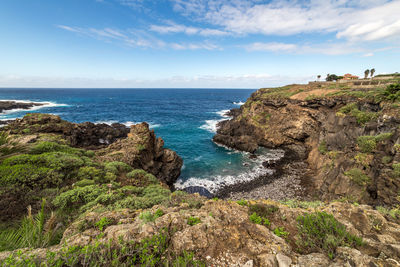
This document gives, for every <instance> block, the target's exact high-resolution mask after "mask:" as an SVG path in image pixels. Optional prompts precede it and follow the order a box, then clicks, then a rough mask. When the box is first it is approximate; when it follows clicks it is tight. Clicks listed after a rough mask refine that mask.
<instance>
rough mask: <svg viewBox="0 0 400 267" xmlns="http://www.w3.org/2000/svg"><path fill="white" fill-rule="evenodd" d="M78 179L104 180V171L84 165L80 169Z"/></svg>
mask: <svg viewBox="0 0 400 267" xmlns="http://www.w3.org/2000/svg"><path fill="white" fill-rule="evenodd" d="M77 177H78V179H89V180H95V181H98V182H101V181H103V179H102V178H103V172H102V171H101V170H99V169H97V168H95V167H91V166H83V167H81V168H80V169H79V170H78V175H77Z"/></svg>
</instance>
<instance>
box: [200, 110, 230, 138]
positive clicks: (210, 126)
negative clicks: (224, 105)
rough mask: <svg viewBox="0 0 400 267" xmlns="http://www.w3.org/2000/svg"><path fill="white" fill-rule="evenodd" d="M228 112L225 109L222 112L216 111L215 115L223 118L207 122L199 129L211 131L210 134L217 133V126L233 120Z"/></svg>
mask: <svg viewBox="0 0 400 267" xmlns="http://www.w3.org/2000/svg"><path fill="white" fill-rule="evenodd" d="M228 112H229V109H223V110H220V111H216V112H215V114H217V115H219V116H220V117H222V118H221V119H217V120H205V123H204V124H203V125H201V126H200V127H199V128H200V129H203V130H206V131H209V132H210V133H216V132H217V130H218V126H217V125H218V123H219V122H221V121H224V120H227V119H230V118H231V117H230V116H229V115H227V113H228Z"/></svg>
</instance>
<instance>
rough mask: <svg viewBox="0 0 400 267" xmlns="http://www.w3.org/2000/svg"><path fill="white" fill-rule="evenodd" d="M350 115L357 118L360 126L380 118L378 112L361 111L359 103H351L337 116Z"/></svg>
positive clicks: (340, 110) (341, 109)
mask: <svg viewBox="0 0 400 267" xmlns="http://www.w3.org/2000/svg"><path fill="white" fill-rule="evenodd" d="M342 114H345V115H350V116H353V117H355V118H356V120H357V123H358V124H361V125H363V124H365V123H367V122H369V121H371V120H374V119H376V118H378V116H379V113H377V112H368V111H361V110H360V109H359V107H358V104H357V103H350V104H347V105H346V106H344V107H342V108H340V109H339V112H338V113H337V115H339V116H340V115H342Z"/></svg>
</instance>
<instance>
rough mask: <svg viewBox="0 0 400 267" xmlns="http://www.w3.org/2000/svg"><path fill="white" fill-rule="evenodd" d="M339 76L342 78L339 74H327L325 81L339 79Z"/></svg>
mask: <svg viewBox="0 0 400 267" xmlns="http://www.w3.org/2000/svg"><path fill="white" fill-rule="evenodd" d="M341 78H343V77H341V76H337V75H336V74H328V75H327V76H326V79H325V80H326V81H327V82H331V81H337V80H339V79H341Z"/></svg>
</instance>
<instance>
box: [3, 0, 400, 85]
mask: <svg viewBox="0 0 400 267" xmlns="http://www.w3.org/2000/svg"><path fill="white" fill-rule="evenodd" d="M399 14H400V0H397V1H385V0H373V1H372V0H358V1H357V0H356V1H343V0H337V1H328V0H326V1H325V0H311V1H263V0H248V1H245V0H231V1H228V0H57V1H55V0H4V1H1V3H0V36H1V38H0V87H141V88H147V87H162V88H164V87H165V88H169V87H176V88H180V87H183V88H192V87H198V88H204V87H211V88H259V87H267V86H277V85H283V84H287V83H295V82H306V81H308V80H315V79H316V76H317V75H318V74H320V75H322V76H323V77H324V76H325V75H326V74H327V73H336V74H338V75H342V74H344V73H348V72H349V73H353V74H357V75H362V73H363V71H364V70H365V69H367V68H375V69H376V72H377V73H390V72H395V71H400V63H399V62H400V15H399Z"/></svg>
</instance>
